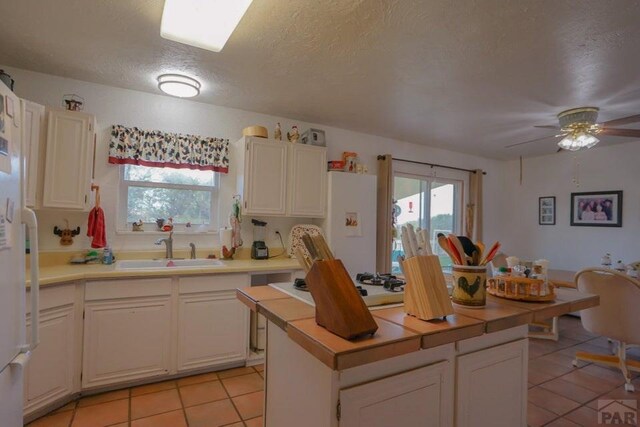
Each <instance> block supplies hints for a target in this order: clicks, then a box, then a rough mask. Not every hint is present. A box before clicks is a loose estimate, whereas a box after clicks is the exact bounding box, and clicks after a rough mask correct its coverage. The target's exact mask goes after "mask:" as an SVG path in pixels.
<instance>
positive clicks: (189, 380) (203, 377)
mask: <svg viewBox="0 0 640 427" xmlns="http://www.w3.org/2000/svg"><path fill="white" fill-rule="evenodd" d="M217 379H218V374H217V373H215V372H208V373H206V374H200V375H193V376H190V377H184V378H180V379H179V380H178V386H179V387H182V386H185V385H191V384H199V383H206V382H207V381H214V380H217Z"/></svg>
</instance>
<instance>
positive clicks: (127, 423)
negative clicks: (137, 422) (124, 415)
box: [109, 422, 129, 427]
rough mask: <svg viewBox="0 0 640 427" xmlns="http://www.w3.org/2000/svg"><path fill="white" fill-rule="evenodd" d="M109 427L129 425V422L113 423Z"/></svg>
mask: <svg viewBox="0 0 640 427" xmlns="http://www.w3.org/2000/svg"><path fill="white" fill-rule="evenodd" d="M109 427H129V422H126V423H120V424H113V425H110V426H109Z"/></svg>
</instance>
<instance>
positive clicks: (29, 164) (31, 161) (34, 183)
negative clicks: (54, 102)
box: [22, 101, 45, 208]
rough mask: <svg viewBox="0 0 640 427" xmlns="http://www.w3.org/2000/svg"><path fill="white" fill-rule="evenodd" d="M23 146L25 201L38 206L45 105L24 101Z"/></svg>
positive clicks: (32, 205) (28, 204) (27, 203)
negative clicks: (37, 197) (39, 163)
mask: <svg viewBox="0 0 640 427" xmlns="http://www.w3.org/2000/svg"><path fill="white" fill-rule="evenodd" d="M22 129H23V131H24V135H23V147H24V155H25V158H26V160H25V172H24V179H25V202H26V205H27V206H28V207H31V208H33V207H38V206H37V202H36V194H37V189H38V178H39V176H38V173H39V172H40V170H41V168H40V167H39V165H38V162H39V161H40V159H41V157H40V148H41V147H42V148H44V137H45V112H44V106H42V105H39V104H36V103H34V102H30V101H24V118H23V127H22Z"/></svg>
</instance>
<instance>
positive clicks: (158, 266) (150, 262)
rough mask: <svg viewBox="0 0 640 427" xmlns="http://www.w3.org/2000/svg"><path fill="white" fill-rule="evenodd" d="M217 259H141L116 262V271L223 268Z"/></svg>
mask: <svg viewBox="0 0 640 427" xmlns="http://www.w3.org/2000/svg"><path fill="white" fill-rule="evenodd" d="M223 265H224V264H223V263H222V261H220V260H217V259H172V260H168V259H140V260H124V261H118V262H116V270H164V269H168V268H208V267H221V266H223Z"/></svg>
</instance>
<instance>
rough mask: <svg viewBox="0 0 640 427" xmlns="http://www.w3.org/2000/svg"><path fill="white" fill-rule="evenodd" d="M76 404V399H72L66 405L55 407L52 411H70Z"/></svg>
mask: <svg viewBox="0 0 640 427" xmlns="http://www.w3.org/2000/svg"><path fill="white" fill-rule="evenodd" d="M77 405H78V401H77V400H74V401H73V402H69V403H67V404H66V405H64V406H63V407H61V408H59V409H56V410H55V411H54V412H53V413H54V414H57V413H59V412H65V411H71V410H72V409H76V406H77Z"/></svg>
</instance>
